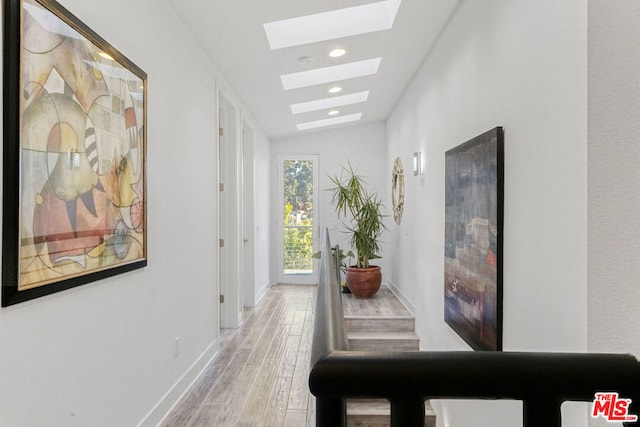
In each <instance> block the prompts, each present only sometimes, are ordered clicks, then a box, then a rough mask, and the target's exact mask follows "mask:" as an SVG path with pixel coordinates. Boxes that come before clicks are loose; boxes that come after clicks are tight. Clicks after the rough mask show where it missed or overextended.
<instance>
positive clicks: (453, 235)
mask: <svg viewBox="0 0 640 427" xmlns="http://www.w3.org/2000/svg"><path fill="white" fill-rule="evenodd" d="M445 177H446V178H445V206H446V208H445V248H444V250H445V275H444V276H445V277H444V317H445V322H446V323H447V324H448V325H449V326H450V327H451V328H452V329H453V330H454V331H455V332H456V333H457V334H458V335H459V336H460V337H461V338H462V339H464V341H465V342H466V343H467V344H469V346H471V348H473V349H474V350H493V351H500V350H502V295H503V284H502V240H503V215H504V132H503V129H502V127H496V128H494V129H491V130H490V131H487V132H485V133H483V134H482V135H479V136H477V137H475V138H473V139H471V140H469V141H467V142H465V143H463V144H461V145H459V146H457V147H455V148H453V149H451V150H449V151H447V152H446V153H445Z"/></svg>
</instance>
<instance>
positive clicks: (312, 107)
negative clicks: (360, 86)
mask: <svg viewBox="0 0 640 427" xmlns="http://www.w3.org/2000/svg"><path fill="white" fill-rule="evenodd" d="M368 98H369V91H368V90H366V91H364V92H357V93H352V94H349V95H342V96H332V97H330V98H323V99H317V100H315V101H309V102H301V103H299V104H292V105H291V112H292V113H293V114H300V113H308V112H309V111H318V110H327V109H329V108H334V107H340V106H342V105H351V104H357V103H359V102H366V101H367V99H368Z"/></svg>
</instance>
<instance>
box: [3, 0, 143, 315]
mask: <svg viewBox="0 0 640 427" xmlns="http://www.w3.org/2000/svg"><path fill="white" fill-rule="evenodd" d="M3 16H4V22H3V32H4V34H3V36H4V40H3V43H4V45H3V47H4V57H3V73H4V79H3V80H4V83H3V108H4V110H3V121H4V129H3V138H4V141H3V142H4V149H3V221H2V227H3V228H2V306H3V307H6V306H9V305H13V304H17V303H20V302H23V301H27V300H31V299H34V298H38V297H41V296H44V295H49V294H52V293H55V292H59V291H63V290H65V289H69V288H73V287H76V286H79V285H83V284H86V283H89V282H93V281H96V280H100V279H104V278H107V277H110V276H114V275H117V274H122V273H125V272H128V271H132V270H135V269H139V268H143V267H145V266H146V265H147V209H146V205H147V203H146V200H147V194H146V182H147V180H146V139H147V138H146V125H147V74H146V73H145V72H144V71H143V70H142V69H141V68H140V67H138V66H137V65H135V64H134V63H133V62H132V61H130V60H129V59H128V58H126V57H125V56H124V55H123V54H122V53H120V52H119V51H118V50H116V49H115V48H114V47H113V46H112V45H111V44H109V43H108V42H107V41H106V40H104V39H103V38H102V37H100V36H99V35H98V34H97V33H95V32H94V31H93V30H91V29H90V28H89V27H87V26H86V25H85V24H84V23H83V22H81V21H80V20H79V19H78V18H77V17H76V16H74V15H73V14H72V13H71V12H69V11H68V10H67V9H65V8H64V7H63V6H61V5H60V4H59V3H58V2H56V1H54V0H5V1H4V2H3Z"/></svg>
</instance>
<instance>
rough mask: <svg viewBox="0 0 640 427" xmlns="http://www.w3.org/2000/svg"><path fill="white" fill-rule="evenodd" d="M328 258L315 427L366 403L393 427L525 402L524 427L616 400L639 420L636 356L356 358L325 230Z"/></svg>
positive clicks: (553, 423)
mask: <svg viewBox="0 0 640 427" xmlns="http://www.w3.org/2000/svg"><path fill="white" fill-rule="evenodd" d="M322 252H323V254H322V258H321V266H320V277H319V286H318V294H317V304H316V311H315V326H314V331H313V342H312V349H311V372H310V374H309V389H310V390H311V393H312V394H313V395H314V396H315V397H316V426H317V427H341V426H345V425H346V403H345V402H346V399H367V398H378V399H387V400H389V401H390V402H391V426H392V427H400V426H402V427H414V426H415V427H417V426H423V425H424V413H425V407H424V401H425V399H511V400H520V401H522V402H523V421H524V423H523V425H524V427H560V426H561V425H562V420H561V413H560V407H561V405H562V403H563V402H565V401H584V402H592V401H594V399H595V394H596V393H598V392H617V393H618V394H619V396H620V397H621V398H626V399H631V405H630V407H629V414H635V415H640V411H639V409H640V364H639V363H638V360H637V359H636V358H635V357H633V356H632V355H624V354H594V353H535V352H477V351H476V352H472V351H459V352H433V351H431V352H425V351H416V352H397V353H395V352H374V351H350V350H349V343H348V340H347V332H346V329H345V324H344V315H343V311H342V300H341V292H340V284H339V283H337V278H336V274H335V269H336V268H337V266H336V265H335V264H336V263H335V261H334V258H333V257H332V256H331V245H330V242H329V233H328V231H327V230H325V233H324V238H323V247H322ZM601 409H602V408H601ZM624 425H640V423H625V424H624Z"/></svg>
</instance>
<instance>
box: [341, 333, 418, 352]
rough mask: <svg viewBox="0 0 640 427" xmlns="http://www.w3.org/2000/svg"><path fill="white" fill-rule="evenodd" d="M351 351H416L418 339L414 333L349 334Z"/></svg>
mask: <svg viewBox="0 0 640 427" xmlns="http://www.w3.org/2000/svg"><path fill="white" fill-rule="evenodd" d="M347 335H348V339H349V347H350V349H351V350H354V351H359V350H365V351H418V350H419V349H420V339H419V338H418V335H416V333H415V332H350V333H348V334H347Z"/></svg>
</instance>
